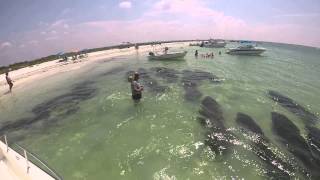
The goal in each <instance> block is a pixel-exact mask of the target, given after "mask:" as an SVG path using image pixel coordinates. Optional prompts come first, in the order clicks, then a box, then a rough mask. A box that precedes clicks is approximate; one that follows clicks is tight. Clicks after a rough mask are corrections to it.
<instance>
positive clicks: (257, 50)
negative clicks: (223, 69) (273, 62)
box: [227, 44, 266, 55]
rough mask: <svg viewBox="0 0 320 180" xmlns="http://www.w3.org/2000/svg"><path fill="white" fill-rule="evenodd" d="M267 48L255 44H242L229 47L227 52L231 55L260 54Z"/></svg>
mask: <svg viewBox="0 0 320 180" xmlns="http://www.w3.org/2000/svg"><path fill="white" fill-rule="evenodd" d="M265 51H266V49H265V48H261V47H256V46H253V45H250V44H249V45H241V46H239V47H237V48H229V49H228V51H227V54H231V55H260V54H262V53H263V52H265Z"/></svg>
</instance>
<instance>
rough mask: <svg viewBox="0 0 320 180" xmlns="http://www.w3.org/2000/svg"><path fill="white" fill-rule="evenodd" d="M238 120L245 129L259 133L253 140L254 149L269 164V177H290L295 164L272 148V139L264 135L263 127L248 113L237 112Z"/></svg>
mask: <svg viewBox="0 0 320 180" xmlns="http://www.w3.org/2000/svg"><path fill="white" fill-rule="evenodd" d="M236 122H237V124H239V125H240V126H241V127H242V128H243V129H244V130H247V131H249V132H250V133H254V134H256V135H257V139H256V140H254V141H251V143H252V151H253V152H254V153H255V154H256V155H257V157H258V158H260V159H261V160H262V161H263V162H265V164H266V165H267V168H268V171H267V175H268V177H269V178H271V179H279V178H280V179H290V176H289V173H288V172H293V169H294V168H293V166H292V165H290V164H289V163H287V162H285V161H283V160H282V159H281V158H280V157H278V156H277V155H276V154H275V153H274V152H272V151H271V150H270V148H269V146H270V140H269V139H268V138H267V137H266V136H265V135H264V133H263V131H262V129H261V128H260V126H259V125H258V124H257V123H256V122H255V120H253V119H252V118H251V117H250V116H249V115H247V114H244V113H237V116H236ZM280 167H281V168H280Z"/></svg>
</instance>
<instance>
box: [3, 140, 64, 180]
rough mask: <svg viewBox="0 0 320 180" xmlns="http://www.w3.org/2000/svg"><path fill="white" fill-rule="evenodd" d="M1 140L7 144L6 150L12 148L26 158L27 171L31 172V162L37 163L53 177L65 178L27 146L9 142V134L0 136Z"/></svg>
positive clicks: (61, 179)
mask: <svg viewBox="0 0 320 180" xmlns="http://www.w3.org/2000/svg"><path fill="white" fill-rule="evenodd" d="M0 141H2V142H3V143H4V144H6V152H9V151H10V148H11V149H12V150H14V151H15V152H17V153H18V154H20V155H21V156H22V157H23V158H24V159H25V160H26V172H27V173H29V169H30V165H29V162H31V163H33V164H34V165H36V166H37V167H38V168H40V169H41V170H42V171H44V172H46V173H47V174H48V175H50V176H51V177H52V178H54V179H56V180H63V178H62V177H61V176H60V175H59V174H58V173H57V172H56V171H55V170H54V169H53V168H51V167H49V165H48V164H46V163H45V162H44V161H42V160H41V159H40V158H39V157H38V156H37V155H35V154H33V153H31V152H30V151H28V150H27V149H26V148H24V147H22V146H20V145H19V144H17V143H11V144H9V142H8V139H7V136H6V135H3V136H0Z"/></svg>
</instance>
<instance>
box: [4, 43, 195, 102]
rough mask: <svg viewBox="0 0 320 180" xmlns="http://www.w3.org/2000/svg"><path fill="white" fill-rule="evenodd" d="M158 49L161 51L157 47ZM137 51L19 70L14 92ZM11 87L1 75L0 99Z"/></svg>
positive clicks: (100, 53)
mask: <svg viewBox="0 0 320 180" xmlns="http://www.w3.org/2000/svg"><path fill="white" fill-rule="evenodd" d="M189 44H190V42H183V43H167V44H162V46H161V47H162V48H163V47H165V46H167V47H173V48H179V47H186V46H188V45H189ZM156 49H160V47H157V48H156ZM151 50H153V47H152V46H151V45H146V46H140V47H139V50H138V51H139V53H141V54H142V55H144V54H147V52H149V51H151ZM135 53H136V50H135V48H134V47H131V48H126V49H111V50H106V51H98V52H93V53H89V54H88V57H87V58H84V59H82V60H81V61H77V62H76V63H74V62H71V60H69V61H68V62H58V61H59V60H60V59H57V60H53V61H49V62H45V63H41V64H37V65H34V66H30V67H25V68H22V69H18V70H15V71H11V72H10V73H9V76H10V77H11V79H12V80H13V84H14V86H13V91H14V90H15V89H17V88H22V87H23V86H24V85H30V83H32V82H37V81H39V80H42V79H45V78H46V77H49V76H53V75H55V74H57V73H61V72H67V71H73V70H76V69H79V68H81V67H84V66H86V65H88V64H89V63H93V62H96V61H99V60H105V59H108V58H109V59H111V58H113V57H117V56H123V55H131V54H135ZM8 89H9V86H8V85H7V83H6V80H5V75H4V74H1V75H0V99H1V97H3V96H5V95H6V94H7V93H6V92H8Z"/></svg>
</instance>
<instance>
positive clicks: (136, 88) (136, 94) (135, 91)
mask: <svg viewBox="0 0 320 180" xmlns="http://www.w3.org/2000/svg"><path fill="white" fill-rule="evenodd" d="M139 78H140V76H139V73H138V72H135V73H134V75H133V79H132V81H131V92H132V99H133V100H134V101H135V102H139V101H140V99H141V98H142V91H143V86H142V85H141V84H140V83H139Z"/></svg>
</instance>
